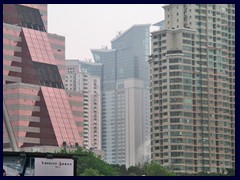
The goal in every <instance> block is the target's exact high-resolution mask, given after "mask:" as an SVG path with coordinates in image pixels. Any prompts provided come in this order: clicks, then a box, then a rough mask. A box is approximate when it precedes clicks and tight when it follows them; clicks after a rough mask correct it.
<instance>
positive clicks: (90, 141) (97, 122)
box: [65, 60, 102, 150]
mask: <svg viewBox="0 0 240 180" xmlns="http://www.w3.org/2000/svg"><path fill="white" fill-rule="evenodd" d="M66 72H67V73H66V75H65V78H66V82H65V84H66V86H65V87H66V89H67V90H68V91H69V92H75V93H80V94H82V96H83V117H84V122H83V127H84V130H83V136H84V143H83V145H84V146H85V147H86V148H89V149H90V148H91V149H96V150H100V149H101V76H102V64H100V63H89V62H84V61H79V60H66Z"/></svg>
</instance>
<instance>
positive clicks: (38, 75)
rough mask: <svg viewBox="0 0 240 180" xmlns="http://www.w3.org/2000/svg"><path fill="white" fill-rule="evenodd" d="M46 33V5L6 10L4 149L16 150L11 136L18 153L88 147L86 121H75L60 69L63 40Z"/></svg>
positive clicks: (4, 11) (4, 32)
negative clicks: (44, 148) (24, 149)
mask: <svg viewBox="0 0 240 180" xmlns="http://www.w3.org/2000/svg"><path fill="white" fill-rule="evenodd" d="M46 29H47V5H46V4H34V5H30V4H28V5H20V4H4V5H3V97H4V99H3V104H4V107H6V111H5V112H6V114H7V117H8V118H4V123H3V124H4V126H3V127H4V129H3V130H4V137H3V148H4V149H9V148H11V146H12V145H13V144H11V143H12V142H11V141H10V139H9V132H11V133H10V135H11V136H10V137H13V138H14V139H15V142H16V145H17V147H18V148H22V147H29V146H41V145H51V146H61V145H62V144H63V142H66V143H67V144H76V143H77V144H78V145H82V144H83V138H82V137H81V136H79V133H80V132H79V131H81V130H82V129H81V127H79V126H81V124H79V121H80V122H81V121H82V123H83V116H81V117H79V118H78V119H74V115H73V111H72V106H71V102H70V101H71V99H70V98H69V95H68V94H67V93H66V91H65V89H64V84H63V80H62V78H61V73H60V72H61V69H60V70H59V67H63V66H62V65H63V64H62V61H63V59H64V54H65V53H64V52H65V50H64V44H65V43H64V38H63V37H57V36H55V35H51V34H48V33H47V31H46ZM56 49H59V50H61V52H60V51H57V52H58V53H57V52H55V50H56ZM59 53H61V57H60V58H59V59H60V60H59V59H57V55H58V54H59ZM60 62H61V63H60ZM82 98H83V97H82ZM78 100H79V101H81V98H80V99H78Z"/></svg>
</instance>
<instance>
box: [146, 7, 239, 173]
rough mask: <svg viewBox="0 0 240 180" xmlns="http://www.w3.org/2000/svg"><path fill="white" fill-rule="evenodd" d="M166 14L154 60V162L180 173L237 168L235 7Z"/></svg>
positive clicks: (167, 9)
mask: <svg viewBox="0 0 240 180" xmlns="http://www.w3.org/2000/svg"><path fill="white" fill-rule="evenodd" d="M164 10H165V20H164V29H161V30H159V31H155V32H152V41H151V43H152V55H151V58H150V60H149V63H150V99H151V100H150V101H151V105H150V107H151V156H152V159H153V160H157V161H160V163H161V164H162V165H164V166H168V167H169V168H170V169H172V170H174V171H176V172H189V173H194V172H202V171H204V172H218V173H219V172H222V171H223V170H225V169H226V168H234V167H235V5H233V4H171V5H165V6H164ZM161 28H162V27H161Z"/></svg>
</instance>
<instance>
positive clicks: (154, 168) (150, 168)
mask: <svg viewBox="0 0 240 180" xmlns="http://www.w3.org/2000/svg"><path fill="white" fill-rule="evenodd" d="M145 173H146V176H176V174H175V173H174V172H170V171H168V170H167V169H166V168H165V167H163V166H161V165H160V164H159V163H157V162H155V161H152V162H151V163H150V164H146V165H145Z"/></svg>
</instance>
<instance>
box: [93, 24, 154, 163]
mask: <svg viewBox="0 0 240 180" xmlns="http://www.w3.org/2000/svg"><path fill="white" fill-rule="evenodd" d="M149 26H150V25H148V24H147V25H134V26H133V27H131V28H129V29H128V30H126V31H125V32H123V33H121V34H120V35H118V36H117V37H116V38H114V39H113V40H112V41H111V43H112V49H106V48H104V49H92V50H91V51H92V53H93V56H94V60H95V62H96V63H102V64H103V74H102V149H103V150H104V151H105V160H106V162H108V163H111V164H122V165H124V164H125V165H126V167H130V166H135V165H137V164H140V163H143V162H144V161H147V159H148V158H149V159H150V157H149V156H148V152H150V151H148V150H150V149H148V147H149V146H146V145H147V144H148V142H149V145H150V136H149V135H150V134H149V130H150V129H149V126H150V124H149V100H148V99H149V89H148V83H149V81H148V63H147V60H148V56H149Z"/></svg>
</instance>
